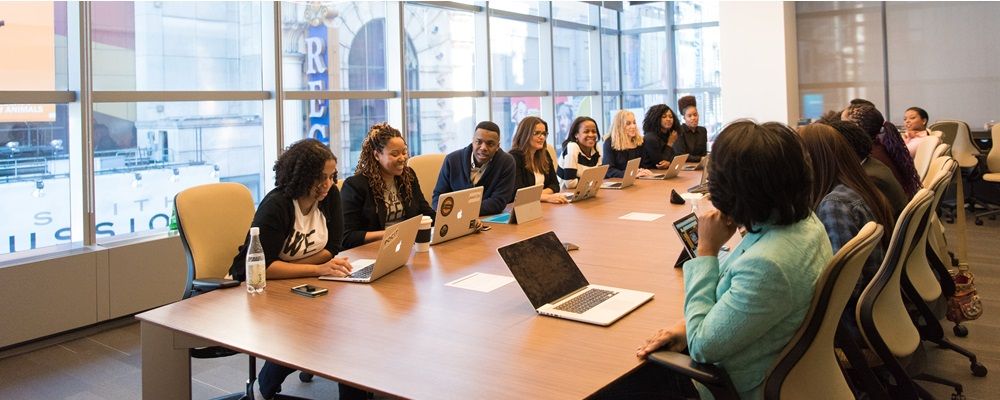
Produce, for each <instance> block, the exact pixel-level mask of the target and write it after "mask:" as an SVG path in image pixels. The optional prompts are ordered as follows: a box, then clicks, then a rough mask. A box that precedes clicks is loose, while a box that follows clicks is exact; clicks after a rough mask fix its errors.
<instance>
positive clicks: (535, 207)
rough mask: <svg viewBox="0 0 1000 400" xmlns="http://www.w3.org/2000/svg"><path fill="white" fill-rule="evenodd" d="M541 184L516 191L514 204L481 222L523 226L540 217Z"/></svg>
mask: <svg viewBox="0 0 1000 400" xmlns="http://www.w3.org/2000/svg"><path fill="white" fill-rule="evenodd" d="M542 190H544V188H543V187H542V184H537V185H535V186H528V187H523V188H520V189H517V193H516V194H514V202H513V203H511V204H509V205H508V206H507V210H506V211H504V212H503V213H501V214H497V215H492V216H489V217H484V218H483V222H489V223H494V224H523V223H525V222H529V221H534V220H536V219H539V218H541V217H542Z"/></svg>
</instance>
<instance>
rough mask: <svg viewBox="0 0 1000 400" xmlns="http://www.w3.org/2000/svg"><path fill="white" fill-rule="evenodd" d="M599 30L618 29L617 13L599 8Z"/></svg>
mask: <svg viewBox="0 0 1000 400" xmlns="http://www.w3.org/2000/svg"><path fill="white" fill-rule="evenodd" d="M601 28H604V29H618V11H615V10H611V9H607V8H604V7H601Z"/></svg>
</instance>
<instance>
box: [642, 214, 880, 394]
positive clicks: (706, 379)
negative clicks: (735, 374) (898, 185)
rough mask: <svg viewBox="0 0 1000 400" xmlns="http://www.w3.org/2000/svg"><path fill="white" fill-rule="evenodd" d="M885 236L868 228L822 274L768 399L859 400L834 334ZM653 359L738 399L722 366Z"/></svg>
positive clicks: (768, 384)
mask: <svg viewBox="0 0 1000 400" xmlns="http://www.w3.org/2000/svg"><path fill="white" fill-rule="evenodd" d="M882 231H883V229H882V227H881V226H880V225H878V224H876V223H874V222H869V223H867V224H865V226H864V227H862V228H861V231H859V232H858V234H857V235H856V236H855V237H854V238H853V239H851V240H850V241H849V242H847V243H846V244H844V246H843V247H841V249H840V251H838V252H837V254H835V255H834V256H833V258H832V259H831V260H830V262H829V263H828V264H827V265H826V267H825V268H824V269H823V271H822V272H821V273H820V276H819V278H818V279H817V280H816V290H815V291H814V292H813V296H812V302H811V304H810V305H809V310H808V311H807V312H806V316H805V319H804V320H803V322H802V326H800V327H799V329H798V331H796V333H795V336H793V337H792V339H791V341H789V342H788V344H787V345H786V346H785V348H784V350H782V352H781V355H780V356H778V361H777V363H775V365H774V366H773V367H772V368H771V370H770V371H769V372H768V374H767V378H765V379H766V380H765V382H764V397H765V398H767V399H779V398H782V399H799V398H810V399H849V398H853V397H854V395H853V393H852V391H851V388H850V386H849V385H848V383H847V380H846V379H845V378H844V375H843V374H842V373H841V370H840V365H839V364H838V362H837V358H836V355H835V353H834V350H833V349H834V343H833V340H834V334H835V333H836V331H837V326H838V325H839V324H840V317H841V315H842V314H843V313H844V308H845V307H846V306H847V302H848V300H849V299H850V297H851V293H852V292H853V290H854V286H855V284H856V283H857V281H858V278H859V277H860V276H861V268H862V267H863V266H864V263H865V260H867V259H868V256H869V255H870V254H871V252H872V250H874V248H875V246H876V245H877V244H878V243H879V240H880V239H881V238H882V233H883V232H882ZM648 359H649V360H650V361H652V362H654V363H656V364H659V365H663V366H665V367H666V368H667V369H670V370H671V371H674V372H675V373H679V374H682V375H684V376H687V377H689V378H691V379H694V380H696V381H698V382H700V383H702V384H704V385H705V386H707V387H708V388H709V390H711V392H712V394H713V395H714V396H715V398H716V400H719V399H736V398H738V395H737V393H736V390H735V388H733V386H732V382H731V381H730V380H729V378H728V375H726V373H725V371H723V370H722V369H721V368H719V367H717V366H714V365H708V364H700V363H696V362H694V361H692V360H691V358H690V357H689V356H687V355H684V354H680V353H675V352H670V351H659V352H655V353H652V354H650V355H649V357H648ZM817 388H821V390H817Z"/></svg>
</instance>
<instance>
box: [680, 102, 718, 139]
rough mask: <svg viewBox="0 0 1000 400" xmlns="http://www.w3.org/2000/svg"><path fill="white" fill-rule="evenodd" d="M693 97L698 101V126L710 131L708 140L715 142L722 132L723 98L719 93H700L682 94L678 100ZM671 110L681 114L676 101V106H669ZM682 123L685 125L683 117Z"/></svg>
mask: <svg viewBox="0 0 1000 400" xmlns="http://www.w3.org/2000/svg"><path fill="white" fill-rule="evenodd" d="M687 95H693V96H694V97H695V98H696V99H697V101H698V125H699V126H704V127H705V130H707V131H708V140H709V141H713V140H715V136H716V135H718V134H719V131H721V130H722V124H723V119H722V97H721V95H720V94H719V92H714V91H713V92H699V93H683V92H682V93H680V94H678V95H677V98H678V99H679V98H681V97H683V96H687ZM669 105H670V108H672V109H674V110H675V111H676V112H677V113H678V114H680V113H681V111H680V110H677V107H676V106H677V101H676V100H674V104H669ZM681 123H682V124H683V123H684V118H683V116H681Z"/></svg>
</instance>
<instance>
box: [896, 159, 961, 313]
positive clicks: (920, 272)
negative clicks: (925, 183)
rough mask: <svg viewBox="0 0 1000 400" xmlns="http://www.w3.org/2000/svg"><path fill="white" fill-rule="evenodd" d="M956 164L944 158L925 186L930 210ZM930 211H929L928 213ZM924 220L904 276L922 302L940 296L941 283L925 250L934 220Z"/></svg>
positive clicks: (907, 261) (949, 180) (932, 208)
mask: <svg viewBox="0 0 1000 400" xmlns="http://www.w3.org/2000/svg"><path fill="white" fill-rule="evenodd" d="M956 165H957V163H956V162H955V161H954V160H952V159H950V158H947V159H945V160H944V163H943V165H942V166H941V168H939V169H938V171H937V173H936V174H935V177H934V180H933V181H932V182H931V185H930V187H927V189H929V190H931V192H932V193H931V204H930V207H929V209H930V210H934V209H936V208H937V204H938V202H939V201H941V195H942V194H943V193H944V192H945V190H946V189H947V188H948V184H949V183H951V178H952V177H953V176H954V173H955V168H956ZM932 213H933V212H929V214H932ZM925 220H926V222H925V224H926V227H925V228H924V229H923V232H922V233H921V234H920V235H919V236H917V237H915V238H914V248H915V249H916V250H915V251H913V252H911V253H910V255H909V257H907V259H906V278H907V279H908V280H909V281H910V284H912V285H913V288H914V289H916V291H917V293H919V294H920V297H921V298H923V299H924V302H931V301H934V300H937V299H938V298H939V297H941V284H940V283H939V282H938V277H937V275H936V274H935V273H934V270H933V269H932V268H931V265H930V261H928V259H927V251H926V249H927V238H928V235H929V234H930V232H932V226H933V224H934V222H935V221H934V219H933V218H930V217H928V218H925Z"/></svg>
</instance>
